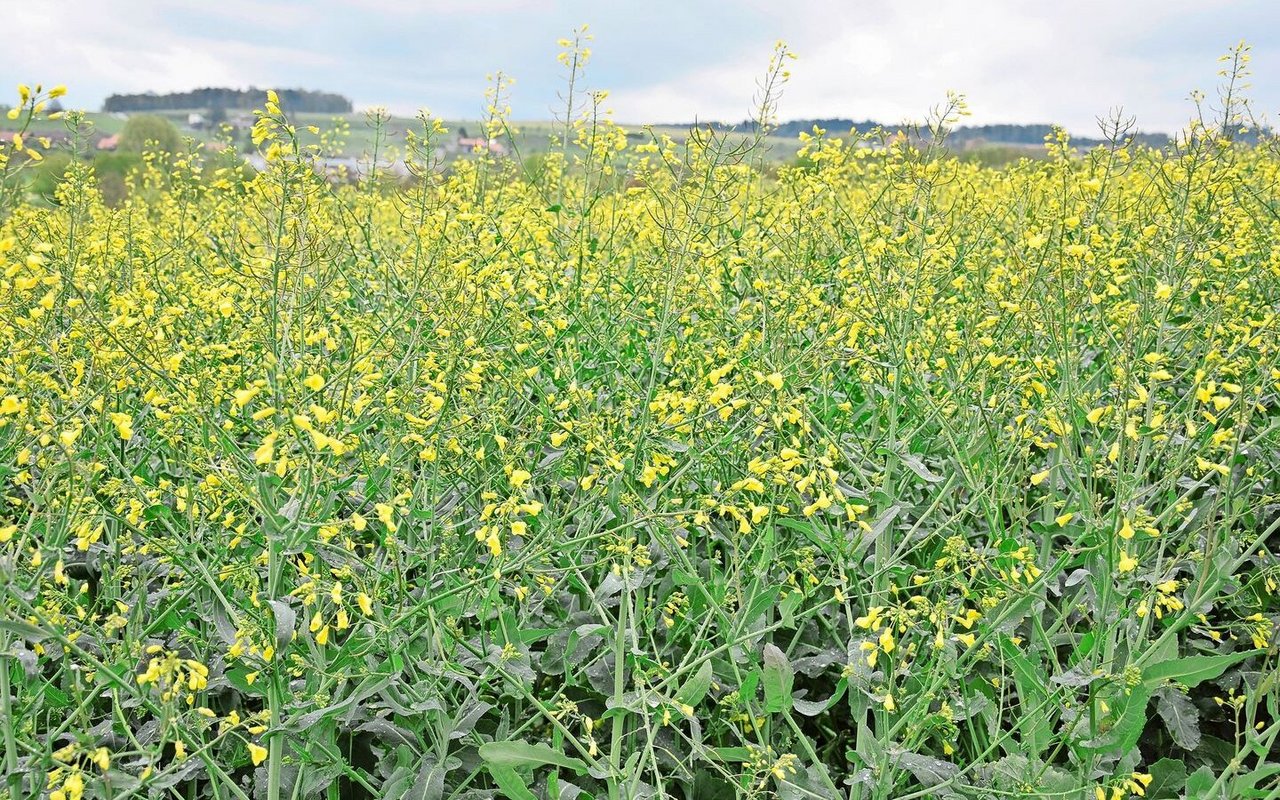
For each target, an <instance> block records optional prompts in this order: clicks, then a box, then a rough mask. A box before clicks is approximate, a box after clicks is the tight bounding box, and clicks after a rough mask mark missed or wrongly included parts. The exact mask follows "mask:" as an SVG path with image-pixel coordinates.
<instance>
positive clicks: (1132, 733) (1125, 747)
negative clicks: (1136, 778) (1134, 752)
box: [1081, 683, 1151, 753]
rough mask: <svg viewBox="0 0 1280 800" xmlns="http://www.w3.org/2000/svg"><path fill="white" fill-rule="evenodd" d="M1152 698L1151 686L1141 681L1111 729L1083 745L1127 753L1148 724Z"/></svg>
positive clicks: (1098, 750)
mask: <svg viewBox="0 0 1280 800" xmlns="http://www.w3.org/2000/svg"><path fill="white" fill-rule="evenodd" d="M1150 699H1151V687H1150V686H1148V685H1147V684H1145V683H1140V684H1138V685H1137V686H1135V687H1133V689H1132V690H1130V692H1129V697H1128V700H1127V702H1126V703H1125V706H1124V710H1123V711H1121V712H1120V715H1119V718H1118V719H1116V724H1115V725H1114V726H1113V727H1112V728H1111V730H1109V731H1107V732H1106V733H1104V734H1102V735H1101V736H1098V737H1096V738H1094V739H1090V740H1089V741H1086V742H1083V743H1081V747H1082V748H1083V749H1085V750H1087V751H1091V752H1095V753H1103V752H1114V753H1127V752H1128V751H1129V750H1130V749H1132V747H1133V746H1134V745H1135V744H1137V743H1138V737H1140V736H1141V735H1142V729H1143V728H1145V727H1146V726H1147V701H1149V700H1150Z"/></svg>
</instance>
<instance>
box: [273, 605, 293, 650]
mask: <svg viewBox="0 0 1280 800" xmlns="http://www.w3.org/2000/svg"><path fill="white" fill-rule="evenodd" d="M271 614H272V616H274V617H275V620H276V649H277V650H283V649H284V648H286V647H288V646H289V642H292V641H293V631H294V626H295V625H296V624H297V621H298V616H297V614H295V613H294V611H293V609H292V608H290V606H289V604H288V603H286V602H284V601H283V600H272V601H271Z"/></svg>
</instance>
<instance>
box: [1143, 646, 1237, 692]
mask: <svg viewBox="0 0 1280 800" xmlns="http://www.w3.org/2000/svg"><path fill="white" fill-rule="evenodd" d="M1257 654H1258V651H1257V650H1246V651H1245V652H1243V653H1228V654H1226V655H1219V656H1186V657H1184V658H1173V659H1170V660H1168V661H1161V662H1159V663H1157V664H1152V665H1150V666H1148V667H1147V668H1145V669H1144V670H1142V680H1143V682H1144V683H1146V684H1147V685H1149V686H1150V687H1151V688H1152V689H1155V688H1156V687H1157V686H1159V685H1160V682H1161V681H1164V680H1173V681H1177V682H1178V683H1181V684H1182V685H1184V686H1186V687H1187V688H1188V689H1190V688H1192V687H1194V686H1196V685H1198V684H1199V683H1201V682H1202V681H1207V680H1212V679H1214V678H1216V677H1218V676H1219V675H1221V674H1222V673H1224V672H1226V671H1227V669H1228V668H1229V667H1232V666H1235V665H1236V664H1239V663H1240V662H1241V661H1244V660H1245V659H1246V658H1251V657H1253V656H1255V655H1257Z"/></svg>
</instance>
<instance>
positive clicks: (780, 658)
mask: <svg viewBox="0 0 1280 800" xmlns="http://www.w3.org/2000/svg"><path fill="white" fill-rule="evenodd" d="M794 681H795V674H794V673H793V672H792V671H791V662H790V661H789V660H788V659H787V654H786V653H784V652H782V651H781V650H780V649H778V648H777V647H776V646H774V645H772V644H766V645H765V646H764V710H765V711H768V712H770V713H777V712H780V711H784V712H785V711H790V710H791V705H792V700H791V686H792V684H793V683H794Z"/></svg>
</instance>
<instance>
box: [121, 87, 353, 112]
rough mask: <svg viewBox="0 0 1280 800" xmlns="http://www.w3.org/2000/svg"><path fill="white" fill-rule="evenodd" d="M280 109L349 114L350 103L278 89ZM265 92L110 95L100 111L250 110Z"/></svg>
mask: <svg viewBox="0 0 1280 800" xmlns="http://www.w3.org/2000/svg"><path fill="white" fill-rule="evenodd" d="M276 91H277V94H279V95H280V107H281V108H283V109H284V110H285V111H295V112H304V113H315V114H349V113H351V100H350V99H348V98H346V97H343V96H342V95H340V94H333V93H331V92H312V91H308V90H306V89H278V90H276ZM266 94H267V90H266V89H255V88H252V87H250V88H248V89H222V88H205V89H195V90H192V91H190V92H171V93H169V94H152V93H150V92H148V93H146V94H113V95H111V96H110V97H108V98H107V99H106V100H105V101H104V102H103V104H102V110H103V111H181V110H188V109H201V108H208V109H215V108H216V109H223V110H231V109H243V110H248V109H253V108H258V107H260V106H261V105H262V104H263V102H264V100H265V98H266Z"/></svg>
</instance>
